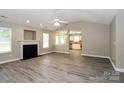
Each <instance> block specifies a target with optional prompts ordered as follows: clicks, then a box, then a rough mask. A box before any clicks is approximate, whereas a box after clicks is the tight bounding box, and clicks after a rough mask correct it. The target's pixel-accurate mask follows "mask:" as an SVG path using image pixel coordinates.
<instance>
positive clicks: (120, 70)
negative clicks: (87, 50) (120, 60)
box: [81, 54, 124, 72]
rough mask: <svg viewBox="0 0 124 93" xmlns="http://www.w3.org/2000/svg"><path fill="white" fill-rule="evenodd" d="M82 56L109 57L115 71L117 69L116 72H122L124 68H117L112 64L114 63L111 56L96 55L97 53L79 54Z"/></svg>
mask: <svg viewBox="0 0 124 93" xmlns="http://www.w3.org/2000/svg"><path fill="white" fill-rule="evenodd" d="M81 55H82V56H89V57H99V58H107V59H109V61H110V63H111V64H112V67H113V68H114V70H115V71H118V72H124V69H122V68H118V67H116V66H115V65H114V63H113V62H112V60H111V58H110V57H107V56H98V55H90V54H81Z"/></svg>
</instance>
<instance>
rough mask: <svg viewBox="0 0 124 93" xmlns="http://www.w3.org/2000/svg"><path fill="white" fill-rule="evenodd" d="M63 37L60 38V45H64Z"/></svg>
mask: <svg viewBox="0 0 124 93" xmlns="http://www.w3.org/2000/svg"><path fill="white" fill-rule="evenodd" d="M64 41H65V40H64V36H60V44H64Z"/></svg>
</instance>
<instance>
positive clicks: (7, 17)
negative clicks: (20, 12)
mask: <svg viewBox="0 0 124 93" xmlns="http://www.w3.org/2000/svg"><path fill="white" fill-rule="evenodd" d="M0 17H2V18H8V17H7V16H4V15H2V16H0Z"/></svg>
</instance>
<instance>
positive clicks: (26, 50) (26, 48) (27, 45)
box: [19, 40, 39, 60]
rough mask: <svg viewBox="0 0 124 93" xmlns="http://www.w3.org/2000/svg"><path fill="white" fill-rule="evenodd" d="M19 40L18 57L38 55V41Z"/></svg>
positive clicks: (24, 57) (26, 57)
mask: <svg viewBox="0 0 124 93" xmlns="http://www.w3.org/2000/svg"><path fill="white" fill-rule="evenodd" d="M19 42H20V58H21V59H23V60H25V59H29V58H33V57H37V56H38V55H39V41H36V40H24V41H19Z"/></svg>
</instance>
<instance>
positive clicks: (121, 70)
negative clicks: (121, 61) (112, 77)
mask: <svg viewBox="0 0 124 93" xmlns="http://www.w3.org/2000/svg"><path fill="white" fill-rule="evenodd" d="M116 71H119V72H124V69H123V68H116Z"/></svg>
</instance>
